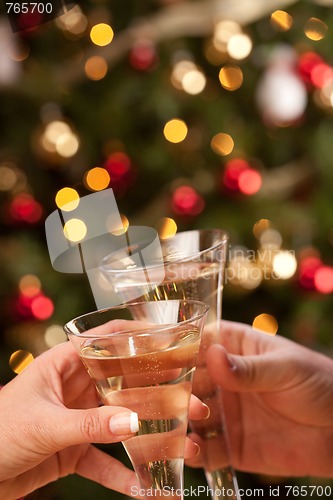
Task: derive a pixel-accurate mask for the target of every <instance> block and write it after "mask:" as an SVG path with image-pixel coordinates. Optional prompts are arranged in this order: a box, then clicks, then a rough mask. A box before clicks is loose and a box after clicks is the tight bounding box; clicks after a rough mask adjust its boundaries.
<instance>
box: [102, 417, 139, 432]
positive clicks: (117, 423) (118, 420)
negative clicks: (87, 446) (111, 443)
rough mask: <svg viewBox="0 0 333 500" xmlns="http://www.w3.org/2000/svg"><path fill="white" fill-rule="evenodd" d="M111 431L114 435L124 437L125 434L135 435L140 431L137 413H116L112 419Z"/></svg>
mask: <svg viewBox="0 0 333 500" xmlns="http://www.w3.org/2000/svg"><path fill="white" fill-rule="evenodd" d="M109 425H110V430H111V432H112V434H116V435H117V436H122V435H123V434H134V433H135V432H138V430H139V417H138V414H137V413H134V412H132V413H128V412H127V413H116V415H113V417H111V418H110V423H109Z"/></svg>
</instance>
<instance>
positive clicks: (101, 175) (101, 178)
mask: <svg viewBox="0 0 333 500" xmlns="http://www.w3.org/2000/svg"><path fill="white" fill-rule="evenodd" d="M84 182H85V184H86V186H87V187H88V188H89V189H92V190H93V191H101V190H102V189H105V188H107V187H108V185H109V183H110V175H109V172H108V171H107V170H106V169H105V168H101V167H95V168H92V169H91V170H89V171H88V172H87V174H86V176H85V179H84Z"/></svg>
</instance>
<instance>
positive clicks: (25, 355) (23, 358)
mask: <svg viewBox="0 0 333 500" xmlns="http://www.w3.org/2000/svg"><path fill="white" fill-rule="evenodd" d="M33 360H34V357H33V355H32V354H31V352H28V351H24V350H23V349H20V350H18V351H15V352H13V354H12V355H11V356H10V358H9V365H10V367H11V369H12V370H13V372H15V373H17V374H18V373H21V372H22V371H23V370H24V369H25V368H26V367H27V366H29V365H30V363H31V362H32V361H33Z"/></svg>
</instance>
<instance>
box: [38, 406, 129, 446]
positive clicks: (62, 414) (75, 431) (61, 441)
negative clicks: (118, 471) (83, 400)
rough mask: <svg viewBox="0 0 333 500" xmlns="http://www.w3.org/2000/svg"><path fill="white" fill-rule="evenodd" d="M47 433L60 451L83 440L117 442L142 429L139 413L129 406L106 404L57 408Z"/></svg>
mask: <svg viewBox="0 0 333 500" xmlns="http://www.w3.org/2000/svg"><path fill="white" fill-rule="evenodd" d="M46 426H47V429H46V432H47V433H48V434H49V435H50V439H49V442H50V443H52V444H51V446H53V449H51V450H49V451H50V452H51V451H57V450H61V449H64V448H66V447H68V446H73V445H77V444H83V443H115V442H119V441H124V440H126V439H128V438H129V437H132V436H133V435H134V434H135V433H136V432H137V431H138V429H139V421H138V415H137V413H135V412H131V411H130V410H128V409H127V408H122V407H117V406H116V407H111V406H102V407H100V408H91V409H87V410H67V409H58V408H57V409H56V410H55V411H54V412H53V414H52V417H51V420H50V419H49V420H48V422H47V424H46Z"/></svg>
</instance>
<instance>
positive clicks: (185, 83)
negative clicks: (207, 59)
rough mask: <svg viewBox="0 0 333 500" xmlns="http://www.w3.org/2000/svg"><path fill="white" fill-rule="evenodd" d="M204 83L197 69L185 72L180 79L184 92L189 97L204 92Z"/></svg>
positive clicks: (204, 78) (203, 78)
mask: <svg viewBox="0 0 333 500" xmlns="http://www.w3.org/2000/svg"><path fill="white" fill-rule="evenodd" d="M206 83H207V80H206V77H205V75H204V74H203V72H202V71H200V70H198V69H192V70H190V71H187V73H185V75H184V77H183V79H182V87H183V89H184V91H185V92H187V93H188V94H191V95H197V94H200V93H201V92H202V91H203V90H204V88H205V86H206Z"/></svg>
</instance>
